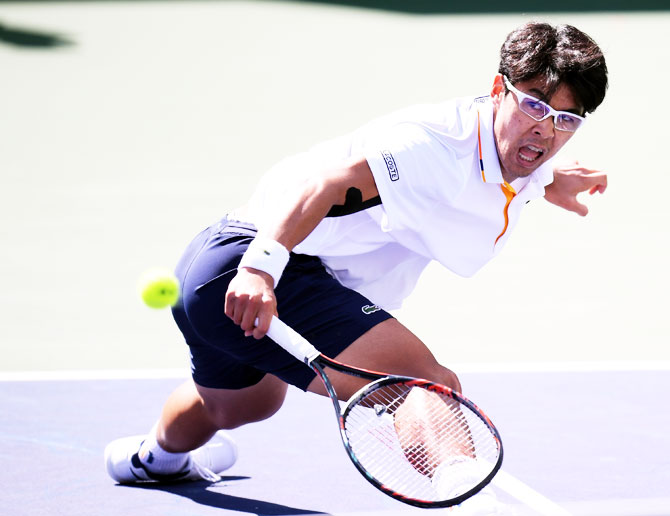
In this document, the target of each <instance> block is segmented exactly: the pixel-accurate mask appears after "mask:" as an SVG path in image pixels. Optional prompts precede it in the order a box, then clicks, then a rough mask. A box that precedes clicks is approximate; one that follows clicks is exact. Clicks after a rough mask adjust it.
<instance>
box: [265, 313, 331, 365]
mask: <svg viewBox="0 0 670 516" xmlns="http://www.w3.org/2000/svg"><path fill="white" fill-rule="evenodd" d="M268 337H270V338H271V339H272V340H274V341H275V342H276V343H277V344H279V345H280V346H281V347H282V348H284V349H285V350H286V351H288V352H289V353H291V355H293V356H294V357H296V358H297V359H298V360H300V361H301V362H305V363H306V364H308V365H309V363H310V362H312V360H314V359H315V358H316V357H318V356H319V355H320V354H321V353H319V351H318V350H317V349H316V348H315V347H314V346H312V345H311V344H310V343H309V342H308V341H307V339H305V338H304V337H303V336H302V335H300V334H299V333H298V332H297V331H295V330H294V329H293V328H291V327H289V326H288V325H287V324H286V323H284V322H283V321H281V320H279V319H278V318H277V316H272V322H271V323H270V328H269V329H268Z"/></svg>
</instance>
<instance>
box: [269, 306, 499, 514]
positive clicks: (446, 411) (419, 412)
mask: <svg viewBox="0 0 670 516" xmlns="http://www.w3.org/2000/svg"><path fill="white" fill-rule="evenodd" d="M268 336H269V337H270V338H271V339H272V340H274V341H275V342H276V343H277V344H279V345H280V346H281V347H282V348H284V349H285V350H286V351H288V352H289V353H291V354H292V355H293V356H295V357H296V358H297V359H298V360H300V361H302V362H304V363H306V364H307V365H308V366H309V367H310V368H312V370H313V371H314V372H315V373H316V374H317V376H318V377H319V378H321V380H322V381H323V385H324V386H325V388H326V391H327V392H328V395H329V396H330V399H331V400H332V402H333V406H334V408H335V413H336V415H337V421H338V424H339V428H340V436H341V438H342V443H343V444H344V448H345V450H346V451H347V453H348V455H349V458H350V459H351V461H352V462H353V463H354V465H355V466H356V468H357V469H358V470H359V471H360V472H361V473H362V474H363V476H364V477H365V478H366V479H367V480H368V481H369V482H370V483H371V484H372V485H373V486H375V487H376V488H377V489H379V490H381V491H382V492H384V493H385V494H387V495H389V496H391V497H393V498H395V499H397V500H400V501H401V502H404V503H406V504H409V505H413V506H416V507H425V508H430V507H450V506H453V505H457V504H460V503H462V502H463V501H465V500H466V499H468V498H469V497H471V496H473V495H474V494H476V493H478V492H479V491H480V490H481V489H482V488H484V486H486V485H487V484H488V483H489V482H490V481H491V480H492V479H493V477H494V476H495V474H496V473H497V472H498V470H499V469H500V466H501V465H502V458H503V447H502V442H501V440H500V435H499V434H498V431H497V430H496V428H495V426H494V425H493V423H492V422H491V420H490V419H489V418H488V417H487V416H486V415H485V414H484V413H483V412H482V411H481V410H479V408H477V406H476V405H475V404H474V403H472V402H471V401H469V400H468V399H466V398H465V397H463V396H462V395H461V394H459V393H457V392H455V391H453V390H452V389H450V388H449V387H446V386H444V385H439V384H436V383H433V382H429V381H427V380H420V379H417V378H410V377H405V376H392V375H387V374H384V373H378V372H374V371H368V370H365V369H359V368H356V367H352V366H349V365H346V364H342V363H340V362H337V361H335V360H333V359H331V358H328V357H326V356H325V355H322V354H321V353H320V352H319V351H318V350H317V349H316V348H315V347H314V346H312V344H310V343H309V342H308V341H307V340H306V339H305V338H303V337H302V336H301V335H299V334H298V333H297V332H296V331H294V330H293V329H292V328H290V327H288V326H287V325H286V324H285V323H283V322H282V321H281V320H279V319H278V318H277V317H274V318H273V320H272V323H271V324H270V329H269V330H268ZM326 366H327V367H330V368H332V369H334V370H336V371H340V372H343V373H346V374H350V375H353V376H357V377H360V378H364V379H367V380H371V383H369V384H367V385H365V386H364V387H363V388H362V389H360V390H359V391H358V392H357V393H355V394H354V395H353V396H352V397H351V399H349V401H347V402H346V403H344V404H342V405H341V404H340V402H339V401H338V397H337V393H336V392H335V389H334V388H333V385H332V384H331V382H330V380H329V379H328V376H327V375H326V373H325V372H324V367H326Z"/></svg>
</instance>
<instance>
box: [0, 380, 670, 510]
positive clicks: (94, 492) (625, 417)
mask: <svg viewBox="0 0 670 516" xmlns="http://www.w3.org/2000/svg"><path fill="white" fill-rule="evenodd" d="M463 378H464V384H465V385H466V386H467V387H468V392H469V394H470V396H471V397H472V398H473V399H477V400H478V402H479V404H480V405H481V406H482V407H486V408H487V410H488V411H489V412H490V413H491V417H492V418H493V419H494V421H496V424H497V425H498V427H499V429H500V431H501V434H502V436H503V441H504V445H505V453H506V458H505V462H504V465H503V471H502V473H501V474H500V475H499V478H498V481H497V482H498V483H497V484H496V488H495V490H496V493H497V494H498V496H499V498H500V499H501V500H505V501H506V503H508V504H509V505H510V510H513V511H514V512H512V514H519V515H526V514H555V515H567V514H572V515H575V516H581V515H583V516H593V515H603V516H605V515H607V516H615V515H630V516H633V515H637V516H643V515H644V516H646V515H667V514H670V496H669V493H668V485H670V468H669V461H670V444H669V443H668V439H667V435H666V429H667V428H668V427H669V426H670V414H669V413H668V411H667V410H653V407H654V406H656V407H664V406H665V405H666V400H665V397H666V394H665V393H667V392H668V390H669V389H670V372H669V371H654V370H645V371H628V372H625V371H581V372H535V373H528V372H518V371H516V372H512V371H509V372H503V373H465V374H463ZM179 381H180V380H179V379H153V380H148V379H146V380H141V379H125V380H111V379H110V380H85V379H81V380H65V379H61V380H46V379H45V380H24V381H12V380H10V379H9V378H7V381H3V382H0V404H1V406H2V411H3V413H4V414H7V415H11V416H10V417H5V418H3V422H2V426H1V427H0V428H1V434H0V437H2V441H3V443H4V446H3V457H4V458H5V461H6V463H8V464H9V465H10V467H7V468H3V470H2V473H0V481H1V482H2V485H3V496H2V499H3V506H4V509H3V511H6V512H7V513H8V514H16V515H24V514H25V515H33V514H54V515H60V514H63V515H65V514H67V515H71V516H74V515H84V514H100V515H117V514H148V515H152V514H156V515H159V514H160V515H171V514H175V515H176V514H203V515H204V514H256V515H259V516H265V515H268V516H269V515H299V514H321V513H323V514H332V515H345V514H347V515H349V514H351V515H352V516H353V515H363V514H380V515H386V514H398V513H399V514H404V513H414V512H426V511H427V512H431V511H430V510H421V509H411V508H408V507H407V506H405V505H403V504H401V503H399V502H396V501H394V500H392V499H390V498H387V497H386V496H384V495H383V494H381V493H379V492H378V491H377V490H376V489H374V488H373V487H372V486H370V485H369V484H368V483H367V482H366V481H365V480H364V479H363V478H362V477H361V476H360V475H359V474H358V473H357V472H356V471H355V469H354V467H353V465H352V464H351V463H350V462H349V459H348V458H347V456H346V454H345V453H344V451H343V450H342V449H341V444H340V443H339V437H338V432H337V428H336V425H335V423H334V420H333V418H332V414H331V411H332V407H331V406H330V404H329V401H328V400H327V399H325V398H320V397H318V396H315V395H311V394H304V393H302V392H300V391H298V390H295V389H292V390H291V391H290V393H289V396H288V399H287V402H286V405H285V407H284V408H283V409H282V410H281V411H280V412H279V413H278V414H277V415H276V416H275V417H273V418H272V419H270V420H268V421H265V422H262V423H258V424H254V425H250V426H248V427H245V428H243V429H239V430H235V431H233V432H232V434H233V435H234V436H235V439H236V440H237V442H238V444H239V447H240V458H239V461H238V462H237V464H235V465H234V466H233V467H232V468H231V469H230V470H228V471H227V472H226V473H225V476H224V478H223V480H222V481H221V482H219V483H216V484H210V483H207V482H205V481H202V482H194V483H189V484H183V485H174V486H157V485H155V486H147V485H145V486H141V487H134V486H119V485H115V484H114V482H113V481H111V480H110V479H109V478H108V477H107V475H106V472H105V470H104V466H103V460H102V452H103V449H104V447H105V445H106V444H107V442H109V441H111V440H112V439H114V438H116V437H119V436H123V435H131V434H137V433H144V432H145V431H146V429H148V428H150V427H151V425H152V424H153V422H154V420H155V418H156V417H157V409H158V408H159V407H160V406H161V403H162V401H163V398H164V397H165V396H167V394H169V392H170V390H171V389H172V388H173V387H174V386H176V385H177V383H178V382H179ZM101 406H104V409H103V410H101ZM343 492H346V493H347V495H346V496H341V493H343ZM454 514H459V512H457V511H454Z"/></svg>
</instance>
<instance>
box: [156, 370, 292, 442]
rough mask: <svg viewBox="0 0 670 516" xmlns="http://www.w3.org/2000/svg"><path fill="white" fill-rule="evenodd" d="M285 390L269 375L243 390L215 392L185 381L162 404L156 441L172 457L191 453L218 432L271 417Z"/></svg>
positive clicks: (280, 402) (217, 390) (277, 407)
mask: <svg viewBox="0 0 670 516" xmlns="http://www.w3.org/2000/svg"><path fill="white" fill-rule="evenodd" d="M287 387H288V386H287V385H286V384H285V383H284V382H282V381H281V380H279V379H278V378H276V377H274V376H272V375H266V376H264V377H263V379H262V380H261V381H260V382H258V383H257V384H255V385H252V386H251V387H246V388H243V389H215V388H210V387H203V386H201V385H198V384H196V383H195V382H194V381H192V380H188V381H186V382H184V383H183V384H182V385H180V386H179V387H178V388H177V389H175V391H174V392H173V393H172V394H171V395H170V397H169V398H168V399H167V401H166V402H165V405H164V406H163V411H162V413H161V417H160V420H159V421H158V425H157V428H156V437H157V441H158V443H159V444H160V445H161V447H162V448H163V449H164V450H166V451H169V452H172V453H179V452H188V451H191V450H194V449H196V448H198V447H200V446H202V445H203V444H205V443H206V442H207V441H209V440H210V439H211V437H212V436H213V435H214V434H215V433H216V432H217V431H218V430H231V429H233V428H237V427H240V426H242V425H245V424H247V423H255V422H258V421H262V420H264V419H267V418H269V417H270V416H272V415H273V414H274V413H275V412H277V411H278V410H279V409H280V408H281V406H282V403H283V401H284V397H285V396H286V389H287Z"/></svg>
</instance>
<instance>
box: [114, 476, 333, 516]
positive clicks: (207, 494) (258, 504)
mask: <svg viewBox="0 0 670 516" xmlns="http://www.w3.org/2000/svg"><path fill="white" fill-rule="evenodd" d="M250 478H251V477H245V476H225V477H222V479H221V482H222V483H230V482H236V481H238V480H248V479H250ZM211 485H213V484H211V483H210V482H206V481H202V482H191V483H187V484H174V485H152V484H138V485H124V486H118V487H119V489H142V490H145V489H146V490H150V491H163V492H166V493H171V494H175V495H178V496H182V497H184V498H188V499H190V500H191V501H193V502H195V503H197V504H200V505H206V506H208V507H214V508H216V509H227V510H230V511H236V512H240V513H249V514H256V515H257V516H293V515H299V514H325V513H323V512H321V511H311V510H307V509H297V508H295V507H289V506H287V505H281V504H277V503H272V502H266V501H263V500H258V499H253V498H244V497H240V496H232V495H227V494H224V493H219V492H216V491H212V490H209V489H207V488H208V487H209V486H211Z"/></svg>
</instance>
